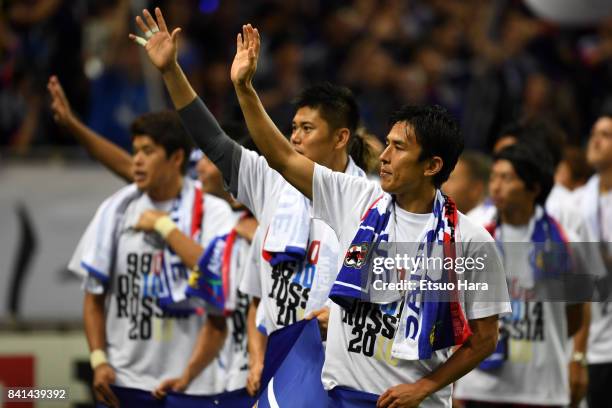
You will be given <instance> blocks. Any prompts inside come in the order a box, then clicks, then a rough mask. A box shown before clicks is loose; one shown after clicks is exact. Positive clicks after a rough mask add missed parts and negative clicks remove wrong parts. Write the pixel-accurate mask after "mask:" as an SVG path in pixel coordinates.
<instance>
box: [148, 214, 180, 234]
mask: <svg viewBox="0 0 612 408" xmlns="http://www.w3.org/2000/svg"><path fill="white" fill-rule="evenodd" d="M153 228H155V231H157V233H158V234H159V235H161V236H162V238H163V239H166V238H168V235H170V233H171V232H172V231H173V230H174V229H175V228H176V224H175V223H174V222H173V221H172V220H171V219H170V217H168V216H167V215H164V216H163V217H159V218H158V220H157V221H155V225H154V226H153Z"/></svg>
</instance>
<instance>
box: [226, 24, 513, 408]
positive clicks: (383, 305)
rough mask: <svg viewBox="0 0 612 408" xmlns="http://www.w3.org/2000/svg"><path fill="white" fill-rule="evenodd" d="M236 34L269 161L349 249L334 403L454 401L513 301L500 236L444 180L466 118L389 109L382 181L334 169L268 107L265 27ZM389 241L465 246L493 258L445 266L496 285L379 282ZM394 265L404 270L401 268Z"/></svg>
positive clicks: (252, 123) (246, 107)
mask: <svg viewBox="0 0 612 408" xmlns="http://www.w3.org/2000/svg"><path fill="white" fill-rule="evenodd" d="M237 42H238V52H237V55H236V58H235V59H234V64H233V66H232V81H233V83H234V87H235V90H236V94H237V95H238V99H239V102H240V106H241V108H242V111H243V113H244V116H245V119H246V122H247V125H248V127H249V131H250V133H251V136H252V137H253V139H254V140H255V143H256V144H257V146H258V148H259V149H260V151H261V152H262V153H263V155H264V156H265V157H266V159H267V161H268V163H269V164H270V166H271V167H272V168H274V169H276V170H277V171H278V172H279V173H281V174H282V176H283V177H284V178H285V179H286V180H287V181H288V182H290V183H291V184H292V185H293V186H294V187H296V188H297V189H298V190H299V191H301V192H302V193H303V194H304V195H305V196H306V197H308V198H311V199H312V206H313V214H314V217H315V218H319V219H321V220H323V221H325V222H326V223H327V224H328V225H330V226H331V227H332V229H333V230H334V231H335V233H336V234H337V236H338V237H339V240H340V246H341V248H342V251H344V252H346V257H345V258H344V260H343V259H342V257H340V258H339V260H338V264H339V265H338V266H339V267H340V272H339V273H338V275H337V277H336V279H335V283H334V284H333V286H332V289H331V292H330V297H331V298H332V300H333V301H334V303H333V304H332V306H331V310H330V317H329V327H328V339H329V340H328V343H327V348H326V356H325V365H324V368H323V374H322V380H323V384H324V386H325V388H326V389H328V390H329V396H330V405H335V404H339V405H341V404H342V401H345V400H349V399H350V400H353V401H354V400H355V399H358V400H362V401H377V402H376V405H377V406H378V407H416V406H423V407H450V406H451V386H450V384H451V383H452V382H453V381H455V380H456V379H458V378H460V377H461V376H463V375H464V374H465V373H467V372H468V371H470V370H471V369H472V368H474V367H475V366H476V365H477V364H478V363H479V362H481V361H482V360H483V359H484V358H485V357H486V356H487V355H488V354H490V353H491V352H492V351H493V350H494V348H495V345H496V339H497V329H498V321H497V320H498V315H499V314H504V313H507V312H509V311H510V305H509V303H508V292H507V287H506V282H505V277H504V271H503V268H502V266H501V261H500V257H499V254H498V253H497V251H496V249H495V247H494V245H493V244H492V239H491V237H490V236H489V234H488V233H487V232H486V231H485V230H484V228H482V227H480V226H478V225H475V224H474V223H472V222H471V221H470V220H469V219H467V218H466V217H465V216H464V215H463V214H461V213H459V212H458V211H457V210H456V207H455V205H454V203H453V202H452V200H451V199H449V198H448V197H447V196H445V195H444V194H443V193H442V192H441V191H440V189H439V188H440V185H441V184H442V183H443V182H444V181H445V180H446V179H447V178H448V175H449V174H450V172H451V171H452V170H453V168H454V166H455V164H456V162H457V159H458V157H459V155H460V153H461V151H462V149H463V138H462V136H461V134H460V132H459V128H458V126H457V123H456V122H455V120H454V119H453V118H452V117H451V116H450V115H449V114H448V113H447V112H446V111H445V110H444V109H442V108H440V107H428V106H425V107H416V106H404V107H403V108H401V109H400V110H399V111H397V112H396V113H395V114H394V115H392V117H391V120H390V123H391V124H392V128H391V131H390V133H389V135H388V136H387V147H386V149H385V151H384V152H383V153H382V154H381V156H380V160H381V164H382V167H381V173H380V177H381V181H380V184H379V183H377V182H372V181H369V180H366V179H363V178H357V177H352V176H350V175H347V174H343V173H340V172H337V171H333V170H335V169H334V168H333V167H331V166H327V168H326V167H325V166H321V165H320V164H319V163H315V162H314V161H312V160H310V158H308V157H307V156H305V155H302V154H300V153H299V151H296V150H295V149H294V148H292V146H291V144H290V143H289V142H287V140H286V139H285V138H284V137H283V135H282V134H281V132H280V131H279V130H278V129H277V128H276V126H275V125H274V123H273V122H272V121H271V120H270V118H269V116H268V115H267V114H266V112H265V110H264V108H263V106H262V104H261V102H260V100H259V98H258V96H257V93H256V92H255V90H254V88H253V85H252V82H251V81H252V78H253V75H254V73H255V70H256V67H257V58H258V52H259V43H260V40H259V33H258V31H257V30H256V29H254V28H252V27H251V26H250V25H247V26H244V27H243V33H242V34H239V35H238V38H237ZM329 167H331V168H329ZM385 241H387V242H393V241H395V242H402V241H403V242H411V243H415V244H417V245H413V246H418V248H419V251H422V250H423V248H425V246H427V247H428V248H430V247H431V246H428V245H426V244H434V243H439V244H443V245H439V247H442V248H443V249H439V251H441V252H442V253H439V255H440V256H444V259H447V258H450V259H451V260H457V258H456V255H457V253H459V251H455V249H460V250H461V253H462V255H463V257H464V259H469V258H473V259H479V260H480V261H481V262H483V264H482V265H483V268H481V269H480V270H477V269H476V268H471V269H469V268H468V269H467V270H463V271H460V270H459V268H455V267H453V266H451V267H450V270H446V269H445V270H444V271H443V273H445V274H448V276H447V279H448V280H449V281H450V282H455V283H456V275H455V272H457V273H462V274H463V275H462V277H463V278H464V279H465V280H467V281H469V282H472V283H481V284H482V283H485V282H486V283H488V285H487V286H488V288H489V289H488V290H489V291H490V292H489V293H488V294H485V293H483V292H482V291H472V292H469V293H464V292H467V291H451V293H450V294H449V296H450V297H449V298H448V299H447V301H445V302H440V301H437V300H435V297H434V298H433V300H432V298H431V297H429V296H430V295H428V294H427V293H425V292H419V291H418V290H413V289H410V290H407V291H402V292H398V291H382V292H383V293H376V292H377V290H376V287H374V289H372V285H371V282H372V280H375V279H376V275H372V272H371V271H368V270H367V260H368V259H370V257H371V256H372V255H373V254H374V253H376V249H377V247H378V245H380V244H381V243H383V242H385ZM457 247H459V248H457ZM363 260H366V262H363ZM456 265H459V263H456ZM387 272H388V273H389V274H392V273H393V272H394V273H395V274H396V275H397V276H404V275H403V271H401V269H399V267H396V268H395V269H393V268H391V269H390V270H387ZM435 272H440V271H434V270H430V268H429V267H426V268H424V269H423V268H421V269H417V270H414V271H412V273H411V275H410V279H413V278H414V277H419V278H421V279H429V280H432V279H433V278H432V277H431V276H434V275H435ZM482 287H484V286H482ZM454 346H459V347H457V349H456V351H455V352H454V353H453V354H452V355H451V348H452V347H454Z"/></svg>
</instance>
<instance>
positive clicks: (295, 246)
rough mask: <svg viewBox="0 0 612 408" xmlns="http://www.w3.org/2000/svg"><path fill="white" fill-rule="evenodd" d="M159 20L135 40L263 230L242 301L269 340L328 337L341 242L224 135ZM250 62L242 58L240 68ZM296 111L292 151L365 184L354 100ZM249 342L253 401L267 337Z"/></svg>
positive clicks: (334, 89) (329, 89)
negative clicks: (281, 335)
mask: <svg viewBox="0 0 612 408" xmlns="http://www.w3.org/2000/svg"><path fill="white" fill-rule="evenodd" d="M155 13H156V18H157V21H155V20H154V19H153V17H152V16H151V15H150V13H148V12H147V11H145V12H144V20H143V19H142V18H140V17H137V20H136V21H137V24H138V25H139V27H140V28H141V30H142V31H143V32H144V33H147V32H149V34H150V35H149V37H150V38H149V39H148V41H147V40H144V39H141V38H138V37H136V36H132V37H131V38H132V39H134V40H135V41H136V42H139V43H141V44H145V49H146V51H147V53H148V56H149V59H150V60H151V62H152V63H153V65H155V66H156V67H157V68H158V69H159V70H160V71H161V72H162V76H163V79H164V82H165V84H166V87H167V89H168V92H169V94H170V96H171V98H172V101H173V103H174V106H175V108H176V109H177V110H178V112H179V114H180V116H181V118H182V120H183V123H184V125H185V127H186V128H187V130H188V132H189V133H190V134H191V136H192V137H193V138H194V140H195V141H196V143H197V144H198V145H199V147H200V148H201V149H202V151H203V152H204V153H205V154H206V155H207V156H208V157H209V158H210V159H211V160H212V161H213V162H214V163H215V165H216V166H217V167H218V168H219V169H220V170H221V172H222V174H223V177H224V181H225V183H226V185H227V186H228V187H229V191H230V192H231V193H232V194H233V195H234V196H235V197H236V199H237V200H238V201H240V202H241V203H243V204H244V205H245V206H246V207H248V208H249V209H250V210H251V212H252V213H253V215H254V216H255V217H256V218H257V220H258V222H259V224H260V226H261V230H262V233H261V236H262V240H263V241H262V243H261V245H262V252H263V255H262V256H265V259H262V260H260V262H259V265H260V270H259V271H257V272H255V273H253V274H246V276H245V280H244V283H243V284H242V285H241V289H242V290H244V292H245V293H248V294H250V295H252V296H254V297H255V298H259V299H261V300H260V302H261V303H260V304H259V307H260V309H261V310H262V311H263V319H262V320H261V322H262V325H261V326H260V327H259V328H260V329H261V330H262V331H263V332H264V333H265V334H268V335H269V334H270V333H272V332H273V331H275V330H277V329H279V328H282V327H285V326H288V325H290V324H293V323H295V322H296V321H298V320H301V319H303V318H314V317H316V318H317V319H318V320H319V323H320V327H321V329H322V331H323V332H324V331H325V329H326V327H327V320H328V310H329V308H328V306H327V305H326V302H327V296H328V293H329V289H330V287H331V284H332V283H333V279H334V277H335V272H336V270H335V265H336V262H337V258H338V251H339V247H338V239H337V237H336V235H335V234H334V232H333V231H332V230H331V228H330V227H329V226H328V225H327V224H325V223H324V222H321V221H320V220H317V219H314V218H313V217H312V216H311V208H310V207H311V205H310V202H309V200H308V199H307V198H306V197H304V196H303V195H302V194H301V193H300V192H299V191H297V190H296V189H295V188H293V187H292V186H291V185H290V184H289V183H287V182H286V181H285V180H284V179H283V178H282V177H281V175H280V174H279V173H278V172H277V171H275V170H274V169H273V168H271V167H270V166H269V165H268V163H267V162H266V160H265V159H264V158H263V157H261V156H259V155H258V154H256V153H255V152H253V151H250V150H248V149H244V148H241V147H240V146H238V145H237V144H236V143H234V142H233V141H232V140H231V139H229V137H228V136H227V135H226V134H225V133H224V132H223V130H222V129H221V128H220V127H219V125H218V123H217V121H216V120H215V119H214V117H213V116H212V115H211V114H210V112H209V111H208V109H207V108H206V106H205V105H204V103H203V102H202V101H201V100H200V99H199V98H198V97H197V95H196V94H195V92H194V91H193V89H192V88H191V86H190V84H189V82H188V81H187V79H186V78H185V76H184V74H183V72H182V71H181V68H180V67H179V65H178V63H177V60H176V50H177V48H176V47H177V35H178V32H179V31H177V30H179V29H175V30H174V31H173V32H172V34H170V33H169V32H168V29H167V27H166V25H165V22H164V20H163V16H162V14H161V11H160V10H159V9H156V10H155ZM152 32H155V34H152ZM245 57H246V55H245V54H244V53H237V55H236V60H237V61H240V58H245ZM232 71H233V68H232ZM233 77H234V72H233V73H232V78H233ZM297 108H298V109H297V112H296V114H295V116H294V119H293V130H292V135H291V141H292V145H293V147H292V148H293V149H294V150H295V151H296V152H298V154H301V155H304V156H306V157H309V158H310V159H312V160H314V161H316V162H318V163H321V164H323V165H325V166H327V167H329V168H332V169H334V170H336V171H343V172H346V173H349V174H353V175H361V176H363V177H365V173H364V172H363V170H361V169H360V168H359V167H358V165H357V163H356V162H355V161H354V160H353V158H352V157H351V156H349V154H348V153H349V150H350V149H351V147H352V146H353V145H359V144H362V143H363V140H362V139H361V138H360V137H358V136H357V135H356V129H357V127H358V124H359V112H358V108H357V103H356V101H355V99H354V97H353V96H352V93H351V92H350V91H349V90H348V89H346V88H342V87H338V86H333V85H330V84H321V85H315V86H312V87H309V88H306V89H305V90H304V91H303V92H302V93H301V94H300V96H299V97H298V103H297ZM361 147H362V148H363V149H361V150H362V151H364V149H367V147H366V145H365V144H362V145H361ZM357 159H359V158H357ZM357 161H358V162H359V160H357ZM256 305H257V301H254V302H252V305H251V307H252V308H253V311H254V308H255V306H256ZM249 315H250V316H251V317H254V316H255V313H251V311H250V313H249ZM251 323H252V322H250V323H249V326H251V325H252V324H251ZM248 341H249V354H250V360H251V363H250V366H251V367H250V374H249V379H248V382H247V389H248V390H249V391H250V392H251V393H255V392H256V391H257V390H258V388H259V381H260V377H261V371H262V368H263V367H262V366H263V357H264V350H265V344H266V343H265V337H264V336H249V339H248Z"/></svg>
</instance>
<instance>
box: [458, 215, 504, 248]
mask: <svg viewBox="0 0 612 408" xmlns="http://www.w3.org/2000/svg"><path fill="white" fill-rule="evenodd" d="M458 213H459V226H458V227H459V231H460V240H461V241H462V242H482V243H490V242H494V241H495V240H494V239H493V237H492V236H491V234H489V232H488V231H487V230H486V228H485V227H484V226H482V225H480V224H479V223H477V222H476V221H474V220H473V219H471V218H470V217H468V216H467V215H465V214H463V213H462V212H460V211H458Z"/></svg>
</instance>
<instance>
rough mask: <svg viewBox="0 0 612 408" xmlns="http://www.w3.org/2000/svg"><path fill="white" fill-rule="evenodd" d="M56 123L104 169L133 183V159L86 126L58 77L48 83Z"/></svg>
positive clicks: (52, 78) (50, 79)
mask: <svg viewBox="0 0 612 408" xmlns="http://www.w3.org/2000/svg"><path fill="white" fill-rule="evenodd" d="M47 89H48V90H49V94H50V95H51V110H52V111H53V119H54V120H55V122H56V123H57V124H58V125H60V126H62V127H63V128H65V129H66V130H67V131H68V132H69V133H70V134H72V135H73V136H74V137H75V139H76V140H77V141H78V142H79V143H80V144H81V145H82V146H83V147H84V148H85V150H87V152H88V153H89V154H90V155H91V156H92V157H93V158H94V159H96V160H97V161H99V162H100V163H102V165H104V167H106V168H107V169H109V170H110V171H112V172H113V173H115V174H116V175H118V176H119V177H121V178H122V179H124V180H125V181H127V182H130V183H131V182H132V170H131V168H132V157H131V156H130V155H129V154H128V153H127V152H126V151H125V150H123V149H122V148H120V147H119V146H117V145H115V144H114V143H111V142H109V141H108V140H107V139H106V138H105V137H103V136H101V135H99V134H98V133H96V132H94V131H93V130H92V129H90V128H88V127H87V126H85V124H84V123H83V122H81V121H80V120H79V118H77V117H76V116H75V114H74V112H72V109H71V108H70V103H69V102H68V98H66V94H65V93H64V90H63V89H62V85H61V84H60V82H59V80H58V79H57V77H56V76H55V75H54V76H51V77H50V78H49V82H48V83H47Z"/></svg>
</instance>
